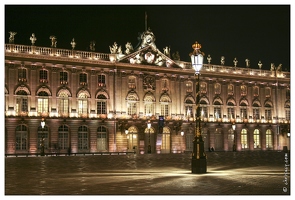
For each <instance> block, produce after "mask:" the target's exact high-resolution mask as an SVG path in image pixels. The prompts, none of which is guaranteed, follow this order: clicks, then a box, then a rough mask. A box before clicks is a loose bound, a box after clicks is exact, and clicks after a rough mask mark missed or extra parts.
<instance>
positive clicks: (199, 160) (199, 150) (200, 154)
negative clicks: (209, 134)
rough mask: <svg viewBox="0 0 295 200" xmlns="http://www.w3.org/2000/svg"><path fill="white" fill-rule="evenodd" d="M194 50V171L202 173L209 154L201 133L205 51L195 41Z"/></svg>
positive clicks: (192, 54)
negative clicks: (201, 79)
mask: <svg viewBox="0 0 295 200" xmlns="http://www.w3.org/2000/svg"><path fill="white" fill-rule="evenodd" d="M192 48H193V49H194V51H193V52H192V53H191V54H190V57H191V61H192V67H193V69H194V70H195V75H196V76H197V88H196V93H197V94H196V96H197V99H196V107H197V109H196V110H197V112H196V133H195V138H194V141H193V153H192V173H194V174H201V173H206V172H207V156H206V154H205V151H204V140H203V138H202V135H201V110H200V70H201V68H202V66H203V58H204V57H203V56H204V53H202V52H201V51H200V49H201V44H199V43H198V42H195V43H194V44H193V45H192Z"/></svg>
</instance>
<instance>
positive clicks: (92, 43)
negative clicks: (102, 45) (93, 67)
mask: <svg viewBox="0 0 295 200" xmlns="http://www.w3.org/2000/svg"><path fill="white" fill-rule="evenodd" d="M89 48H90V51H95V41H94V40H92V41H91V42H90V45H89Z"/></svg>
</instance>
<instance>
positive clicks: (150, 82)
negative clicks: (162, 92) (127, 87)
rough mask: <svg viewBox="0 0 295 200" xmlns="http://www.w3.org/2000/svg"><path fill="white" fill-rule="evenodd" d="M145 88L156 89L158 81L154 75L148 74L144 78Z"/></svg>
mask: <svg viewBox="0 0 295 200" xmlns="http://www.w3.org/2000/svg"><path fill="white" fill-rule="evenodd" d="M143 89H144V90H155V89H156V82H155V78H154V77H153V76H150V75H147V76H145V77H144V79H143Z"/></svg>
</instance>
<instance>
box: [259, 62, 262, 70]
mask: <svg viewBox="0 0 295 200" xmlns="http://www.w3.org/2000/svg"><path fill="white" fill-rule="evenodd" d="M258 67H259V69H261V68H262V62H261V61H260V60H259V62H258Z"/></svg>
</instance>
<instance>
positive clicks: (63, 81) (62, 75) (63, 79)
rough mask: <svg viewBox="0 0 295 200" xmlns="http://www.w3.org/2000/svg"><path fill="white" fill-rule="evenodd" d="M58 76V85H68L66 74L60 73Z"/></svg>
mask: <svg viewBox="0 0 295 200" xmlns="http://www.w3.org/2000/svg"><path fill="white" fill-rule="evenodd" d="M59 76H60V77H59V78H60V84H62V85H63V84H68V72H60V73H59Z"/></svg>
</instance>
